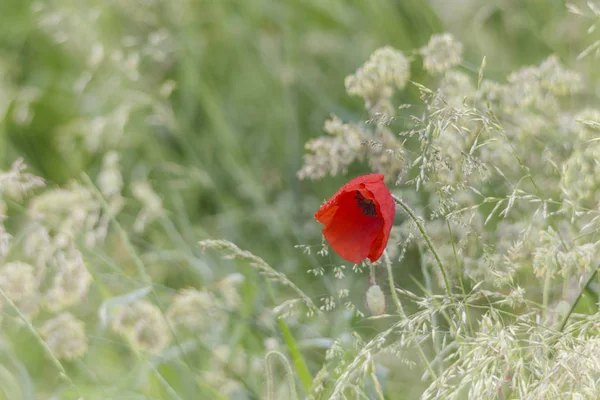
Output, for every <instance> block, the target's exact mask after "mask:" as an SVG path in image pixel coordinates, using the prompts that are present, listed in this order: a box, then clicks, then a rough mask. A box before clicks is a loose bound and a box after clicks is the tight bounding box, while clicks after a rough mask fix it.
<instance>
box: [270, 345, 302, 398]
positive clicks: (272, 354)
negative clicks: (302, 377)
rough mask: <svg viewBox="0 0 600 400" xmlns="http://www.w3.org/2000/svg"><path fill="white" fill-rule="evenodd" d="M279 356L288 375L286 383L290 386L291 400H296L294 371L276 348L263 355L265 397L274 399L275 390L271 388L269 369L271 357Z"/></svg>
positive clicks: (271, 376)
mask: <svg viewBox="0 0 600 400" xmlns="http://www.w3.org/2000/svg"><path fill="white" fill-rule="evenodd" d="M273 357H279V359H280V360H281V362H282V364H283V365H284V367H285V369H286V372H287V377H288V385H289V386H290V395H291V398H292V400H298V394H297V393H296V383H295V382H294V372H293V371H292V366H291V365H290V362H289V361H288V359H287V358H286V356H284V355H283V354H282V353H280V352H278V351H277V350H271V351H269V352H268V353H267V355H266V356H265V364H266V365H265V370H266V373H267V399H268V400H273V399H275V390H274V388H273V370H272V369H271V358H273Z"/></svg>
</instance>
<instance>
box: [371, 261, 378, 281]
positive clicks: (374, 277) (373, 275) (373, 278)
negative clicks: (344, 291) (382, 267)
mask: <svg viewBox="0 0 600 400" xmlns="http://www.w3.org/2000/svg"><path fill="white" fill-rule="evenodd" d="M369 285H370V286H373V285H377V276H376V274H375V264H373V263H370V264H369Z"/></svg>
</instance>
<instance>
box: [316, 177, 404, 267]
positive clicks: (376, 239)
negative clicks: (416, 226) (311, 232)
mask: <svg viewBox="0 0 600 400" xmlns="http://www.w3.org/2000/svg"><path fill="white" fill-rule="evenodd" d="M395 212H396V207H395V204H394V200H393V198H392V196H391V194H390V192H389V190H388V188H387V187H386V186H385V184H384V183H383V175H381V174H370V175H363V176H359V177H357V178H355V179H353V180H351V181H350V182H348V183H347V184H345V185H344V186H342V187H341V188H340V190H338V192H337V193H336V194H335V195H334V196H333V197H332V198H331V199H329V200H328V201H327V202H326V203H325V204H323V205H322V206H321V208H320V209H319V211H317V213H316V214H315V218H316V219H317V220H318V221H319V222H321V223H322V224H323V225H325V227H324V229H323V236H325V238H326V239H327V241H328V242H329V244H330V245H331V247H332V248H333V249H334V250H335V251H336V252H337V253H338V254H339V255H340V256H341V257H342V258H344V259H346V260H348V261H351V262H354V263H359V262H361V261H362V260H364V259H365V258H367V257H368V258H369V259H370V260H371V261H376V260H377V259H379V258H380V257H381V255H382V254H383V251H384V249H385V246H386V245H387V242H388V239H389V235H390V231H391V229H392V224H393V222H394V216H395Z"/></svg>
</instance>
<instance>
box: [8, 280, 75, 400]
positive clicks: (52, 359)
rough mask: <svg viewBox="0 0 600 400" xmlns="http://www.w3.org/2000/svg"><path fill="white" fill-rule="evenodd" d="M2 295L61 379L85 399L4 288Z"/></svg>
mask: <svg viewBox="0 0 600 400" xmlns="http://www.w3.org/2000/svg"><path fill="white" fill-rule="evenodd" d="M0 295H1V296H2V297H3V298H4V301H6V303H7V304H8V305H9V306H10V307H11V308H12V309H13V310H14V311H15V312H16V313H17V315H18V316H19V318H21V320H22V321H23V322H24V323H25V326H27V329H29V331H30V332H31V334H32V335H33V336H34V337H35V339H36V341H37V342H38V343H39V344H40V346H42V348H43V349H44V351H45V352H46V354H47V355H48V358H50V361H52V364H54V366H55V367H56V369H58V372H59V373H60V375H61V377H62V378H63V379H64V380H66V381H67V382H68V383H69V385H71V387H72V388H73V390H74V391H75V393H77V396H79V397H80V398H83V397H81V393H79V390H78V389H77V386H75V382H73V380H72V379H71V378H70V377H69V375H68V374H67V371H66V370H65V367H63V365H62V363H61V362H60V361H59V360H58V358H56V357H55V356H54V354H52V350H50V347H48V345H47V344H46V342H45V341H44V339H43V338H42V337H41V336H40V334H39V333H38V331H37V330H36V329H35V328H34V327H33V325H32V324H31V322H30V321H29V320H28V319H27V317H26V316H25V315H24V314H23V313H22V312H21V310H20V309H19V307H17V305H16V304H15V303H13V301H12V300H11V299H10V298H9V297H8V296H7V295H6V293H5V292H4V290H2V288H0Z"/></svg>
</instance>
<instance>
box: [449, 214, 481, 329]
mask: <svg viewBox="0 0 600 400" xmlns="http://www.w3.org/2000/svg"><path fill="white" fill-rule="evenodd" d="M446 224H447V225H448V233H449V234H450V242H451V243H452V252H453V253H454V262H455V263H456V268H457V269H458V281H459V282H460V290H461V291H462V295H463V298H464V299H465V300H464V301H465V314H466V315H467V323H468V324H469V332H470V333H471V336H474V332H475V331H474V330H473V323H472V322H471V315H470V314H469V306H468V305H467V303H468V301H467V291H466V290H465V284H464V282H463V274H464V271H463V268H462V264H461V263H460V262H459V261H458V253H457V252H456V245H455V244H454V235H453V234H452V228H451V227H450V221H449V220H448V219H446Z"/></svg>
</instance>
